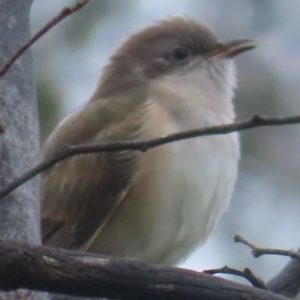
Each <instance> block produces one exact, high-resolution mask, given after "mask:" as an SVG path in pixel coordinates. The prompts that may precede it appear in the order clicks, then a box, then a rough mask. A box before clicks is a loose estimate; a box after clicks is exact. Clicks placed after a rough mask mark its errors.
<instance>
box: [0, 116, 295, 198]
mask: <svg viewBox="0 0 300 300" xmlns="http://www.w3.org/2000/svg"><path fill="white" fill-rule="evenodd" d="M297 123H300V115H295V116H289V117H262V116H258V115H256V116H254V117H252V118H251V119H249V120H246V121H240V122H235V123H231V124H225V125H218V126H212V127H206V128H199V129H194V130H189V131H183V132H179V133H174V134H170V135H167V136H165V137H160V138H156V139H152V140H148V141H140V142H113V143H105V144H89V145H78V146H76V145H65V147H63V148H62V149H60V150H59V151H57V152H56V153H55V154H54V155H53V156H52V157H50V158H49V159H48V160H45V161H43V162H41V163H40V164H38V165H37V166H35V167H34V168H32V169H31V170H29V171H27V172H26V173H24V174H23V175H21V176H20V177H18V178H17V179H15V180H14V181H13V182H11V183H9V184H8V185H7V186H6V187H4V188H3V189H2V190H0V199H1V198H3V197H5V196H6V195H8V194H9V193H10V192H12V191H13V190H15V189H16V188H18V187H19V186H21V185H22V184H24V183H25V182H27V181H28V180H30V179H32V178H33V177H34V176H36V175H38V174H40V173H42V172H43V171H45V170H47V169H49V168H50V167H52V166H54V165H55V164H57V163H59V162H60V161H62V160H64V159H67V158H69V157H71V156H74V155H80V154H89V153H98V152H116V151H124V150H126V151H142V152H145V151H147V150H149V149H151V148H155V147H158V146H162V145H165V144H169V143H174V142H178V141H182V140H187V139H192V138H196V137H201V136H207V135H221V134H228V133H231V132H235V131H242V130H246V129H250V128H255V127H264V126H277V125H288V124H297Z"/></svg>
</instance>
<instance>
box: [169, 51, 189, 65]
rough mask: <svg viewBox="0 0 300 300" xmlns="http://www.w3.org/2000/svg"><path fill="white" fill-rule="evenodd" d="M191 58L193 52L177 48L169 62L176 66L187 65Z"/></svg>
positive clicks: (172, 52) (170, 55) (170, 56)
mask: <svg viewBox="0 0 300 300" xmlns="http://www.w3.org/2000/svg"><path fill="white" fill-rule="evenodd" d="M190 56H191V52H190V50H189V49H187V48H183V47H180V48H175V49H173V50H172V51H171V53H170V54H169V57H168V58H169V60H170V61H171V62H173V63H176V64H184V63H186V62H187V61H188V60H189V58H190Z"/></svg>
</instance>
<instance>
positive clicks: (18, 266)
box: [0, 241, 287, 300]
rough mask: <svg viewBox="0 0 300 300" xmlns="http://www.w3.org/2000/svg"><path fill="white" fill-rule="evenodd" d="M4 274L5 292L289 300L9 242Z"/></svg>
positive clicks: (0, 272)
mask: <svg viewBox="0 0 300 300" xmlns="http://www.w3.org/2000/svg"><path fill="white" fill-rule="evenodd" d="M0 278H1V280H0V289H2V290H5V291H13V290H16V289H20V288H25V289H31V290H38V291H45V292H51V293H60V294H69V295H77V296H86V297H107V298H113V299H130V300H137V299H139V300H140V299H143V300H150V299H156V300H188V299H193V300H197V299H199V300H200V299H201V300H210V299H214V300H243V299H257V300H287V298H284V297H282V296H280V295H276V294H273V293H271V292H268V291H265V290H261V289H257V288H254V287H251V286H246V285H243V284H238V283H235V282H231V281H228V280H225V279H223V278H218V277H214V276H211V275H208V274H203V273H198V272H195V271H191V270H186V269H181V268H171V267H162V266H150V265H146V264H143V263H140V262H137V261H131V260H125V259H117V258H112V257H104V256H100V255H95V254H91V253H82V252H77V251H76V252H75V251H66V250H61V249H55V248H47V247H43V246H33V245H28V244H23V243H15V242H8V241H7V242H0Z"/></svg>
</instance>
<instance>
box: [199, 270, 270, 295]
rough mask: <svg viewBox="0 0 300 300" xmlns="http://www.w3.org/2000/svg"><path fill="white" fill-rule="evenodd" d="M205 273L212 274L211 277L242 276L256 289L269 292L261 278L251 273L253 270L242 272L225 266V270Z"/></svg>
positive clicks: (206, 271)
mask: <svg viewBox="0 0 300 300" xmlns="http://www.w3.org/2000/svg"><path fill="white" fill-rule="evenodd" d="M203 273H206V274H211V275H214V274H228V275H235V276H240V277H242V278H245V279H246V280H248V281H249V282H250V283H251V284H252V285H253V286H254V287H257V288H259V289H262V290H267V287H266V285H265V283H264V282H263V280H262V279H261V278H260V277H258V276H256V275H254V274H253V273H252V272H251V270H250V269H248V268H245V269H244V270H243V271H240V270H236V269H232V268H229V267H228V266H224V267H223V268H219V269H211V270H205V271H203Z"/></svg>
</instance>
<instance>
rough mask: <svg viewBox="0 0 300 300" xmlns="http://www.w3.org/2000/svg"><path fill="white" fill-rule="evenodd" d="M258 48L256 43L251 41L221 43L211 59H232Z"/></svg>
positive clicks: (211, 54) (241, 40) (214, 50)
mask: <svg viewBox="0 0 300 300" xmlns="http://www.w3.org/2000/svg"><path fill="white" fill-rule="evenodd" d="M255 47H256V43H255V42H254V40H251V39H239V40H233V41H230V42H226V43H220V44H218V45H217V46H216V48H215V49H213V51H212V52H211V53H210V55H209V57H215V56H216V57H224V58H232V57H234V56H236V55H238V54H240V53H243V52H245V51H248V50H251V49H253V48H255Z"/></svg>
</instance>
